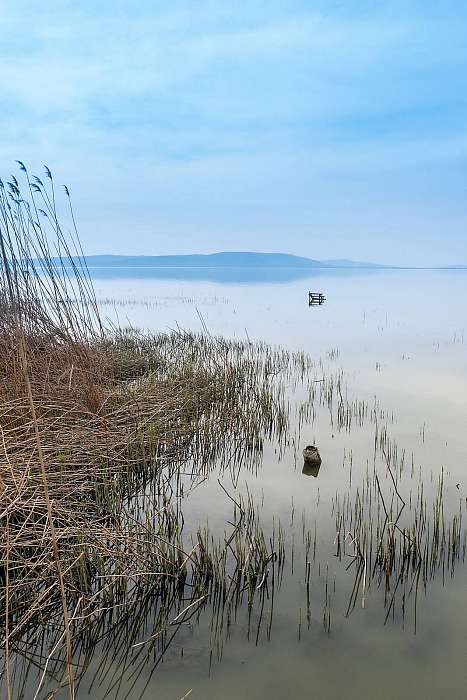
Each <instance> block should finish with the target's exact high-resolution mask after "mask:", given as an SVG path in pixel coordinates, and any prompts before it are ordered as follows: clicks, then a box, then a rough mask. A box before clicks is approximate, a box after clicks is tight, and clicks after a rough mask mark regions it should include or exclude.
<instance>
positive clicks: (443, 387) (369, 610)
mask: <svg viewBox="0 0 467 700" xmlns="http://www.w3.org/2000/svg"><path fill="white" fill-rule="evenodd" d="M92 274H93V277H94V281H95V286H96V290H97V296H98V299H99V301H100V304H101V310H102V312H103V314H104V315H105V316H107V317H108V319H109V320H111V321H113V322H116V323H119V324H120V325H122V326H124V325H131V326H133V327H138V328H142V329H149V330H151V331H153V330H158V331H159V330H162V331H164V330H168V329H173V328H177V326H179V327H181V328H185V329H194V330H197V331H201V330H202V329H203V326H204V327H205V328H207V329H208V331H209V332H210V333H211V334H213V335H216V334H222V335H225V336H228V337H231V338H239V339H251V340H252V341H253V340H264V341H267V342H268V343H272V344H280V345H283V346H286V347H287V348H290V349H293V350H297V349H298V350H304V351H305V352H306V353H308V354H310V355H311V356H312V357H313V358H314V359H315V360H316V363H317V365H316V367H317V369H316V372H317V375H316V376H319V372H320V371H323V372H326V373H332V372H334V373H338V372H339V370H342V371H343V373H344V376H345V383H346V388H347V391H348V394H349V396H350V397H355V398H356V399H358V400H362V401H363V400H364V401H367V402H368V404H369V405H370V404H372V402H374V401H375V399H376V400H377V401H378V402H379V405H380V406H381V407H382V408H383V409H384V410H385V411H386V415H387V416H388V420H387V430H388V432H389V434H390V439H391V440H393V441H394V442H395V443H396V444H397V449H398V454H399V456H400V457H401V459H403V461H404V466H403V468H402V469H401V474H400V482H399V488H400V492H401V493H402V494H403V496H404V498H405V499H406V501H407V504H409V501H410V500H411V499H413V500H415V498H416V494H417V492H418V489H419V485H420V483H421V482H423V485H424V492H423V493H424V498H426V501H427V512H428V514H429V515H430V513H431V510H432V507H433V505H432V504H433V500H434V499H435V496H436V493H437V489H438V484H439V481H438V480H439V477H440V475H441V474H442V475H443V504H444V518H445V520H446V522H447V521H450V519H451V518H452V516H453V515H455V514H457V515H459V516H461V517H462V518H463V521H464V522H463V525H462V528H464V527H465V521H466V515H467V514H466V513H465V504H466V497H467V433H466V426H467V421H466V419H467V402H466V396H467V353H466V344H465V340H466V339H465V337H464V331H465V330H467V311H466V309H467V306H466V299H467V294H466V292H467V272H462V271H382V272H379V271H378V272H375V271H361V272H355V273H350V272H342V273H339V272H337V271H333V272H328V273H324V274H314V275H313V276H310V277H306V275H303V277H302V278H300V275H298V278H297V274H296V273H291V274H290V275H287V274H286V272H284V271H282V272H281V273H280V274H278V275H277V278H278V279H271V275H270V273H268V274H263V275H262V276H260V275H259V274H258V275H255V272H254V271H252V270H249V271H237V272H235V271H225V273H224V274H225V277H222V276H221V275H222V273H219V272H217V271H216V272H215V273H212V274H210V273H209V271H205V273H203V272H201V273H200V272H198V273H197V276H196V275H194V276H193V275H192V274H190V275H186V274H185V273H184V272H183V271H172V272H171V273H167V271H164V273H163V274H164V276H163V277H160V276H158V272H157V271H148V270H144V271H134V270H133V271H129V270H127V271H112V270H94V271H92ZM185 276H188V277H191V279H183V278H184V277H185ZM272 276H274V275H272ZM268 277H269V279H268ZM290 277H293V278H292V279H290ZM308 290H313V291H321V292H323V293H324V294H325V296H326V303H325V304H323V305H322V306H317V307H312V308H309V307H308V304H307V294H308ZM320 358H321V362H322V365H321V367H320V365H319V364H318V363H319V361H320ZM296 393H298V394H299V389H298V390H297V392H296ZM374 435H375V425H374V423H373V422H372V421H371V420H367V421H364V423H363V424H362V425H356V424H355V425H353V426H352V428H351V429H350V430H337V429H336V426H335V424H333V423H332V421H331V420H330V416H329V412H328V411H326V410H325V408H323V407H321V408H319V409H318V410H317V412H316V415H315V418H314V420H313V421H309V422H307V423H306V424H305V425H304V426H303V427H302V429H301V432H300V434H299V435H298V436H297V440H298V442H297V445H296V448H294V447H293V446H290V447H289V448H287V449H286V450H285V451H283V453H282V454H280V453H279V452H278V450H277V449H276V448H275V446H274V445H273V444H268V443H266V444H265V448H264V455H263V459H262V463H261V466H260V468H259V469H258V470H257V471H256V472H253V473H252V472H251V471H248V470H244V472H242V473H241V475H240V478H239V480H238V485H237V491H236V492H237V493H238V492H242V491H243V493H245V492H246V489H248V491H249V493H250V494H251V495H252V497H253V499H254V500H255V503H257V504H258V508H259V515H260V518H261V522H262V525H263V526H264V527H265V529H266V530H267V529H268V528H269V529H270V528H271V523H272V520H273V518H274V519H276V522H277V519H280V521H281V522H282V525H283V527H284V531H285V536H286V540H287V561H286V565H285V568H284V575H283V579H282V584H281V586H280V587H279V588H278V590H277V592H276V594H275V599H274V611H273V615H272V616H271V620H272V623H271V629H270V633H268V631H267V625H264V620H262V619H261V613H260V611H259V610H258V609H256V608H254V609H253V611H252V615H251V618H250V622H249V625H248V611H247V609H246V608H247V606H243V607H240V609H239V611H238V615H237V618H236V620H232V622H231V625H230V629H229V630H228V631H225V634H221V635H219V637H217V638H216V641H213V635H212V629H211V614H212V611H211V610H210V609H209V607H206V608H205V609H204V610H203V611H202V612H201V614H200V616H199V619H194V620H192V622H191V624H189V625H186V626H184V627H182V628H181V629H180V631H179V633H178V634H177V636H176V637H175V638H174V640H173V642H172V643H171V645H170V647H169V648H168V650H167V652H166V654H165V656H164V659H163V663H161V664H160V665H159V666H158V668H157V670H156V672H155V673H154V674H153V675H151V674H152V671H153V668H152V667H151V663H147V664H146V665H145V666H144V667H143V668H142V669H141V671H140V672H139V673H138V674H137V675H136V676H134V677H130V676H131V669H130V670H129V671H128V672H125V673H123V674H122V677H121V679H120V682H121V684H120V687H119V690H118V693H117V690H116V689H115V688H114V689H113V690H112V692H110V693H109V696H108V697H124V696H125V694H126V693H128V692H129V695H128V697H130V698H136V697H138V696H139V693H140V692H141V691H142V690H143V688H144V687H145V686H146V684H148V685H147V691H146V692H147V697H151V698H160V699H161V700H169V699H170V700H180V698H182V697H184V696H185V695H186V693H189V691H191V693H190V694H189V697H190V698H193V700H194V699H195V698H196V699H199V700H201V699H202V700H217V699H219V698H223V699H225V700H230V699H232V700H233V699H234V698H235V699H236V700H238V698H244V699H245V700H246V699H248V700H259V699H260V698H261V699H262V698H268V699H269V700H281V699H282V698H320V699H326V698H329V699H334V698H340V697H346V698H359V699H361V698H373V697H378V698H381V700H383V699H384V700H386V699H389V698H394V699H395V698H411V699H414V698H415V699H418V698H420V699H422V698H423V699H425V698H433V699H435V698H436V699H444V698H446V699H447V698H449V699H457V698H459V699H460V698H465V697H466V693H467V690H466V689H467V572H466V566H465V564H464V562H463V560H462V559H463V555H462V556H460V558H459V561H458V562H457V563H456V566H455V567H454V570H453V571H449V567H444V568H443V567H441V568H440V569H439V571H438V572H437V573H436V574H435V575H434V576H433V577H431V578H430V577H429V578H430V580H429V581H428V583H427V584H426V586H425V585H420V587H419V590H418V593H415V592H414V590H413V589H412V590H410V586H407V588H406V592H405V595H402V594H401V595H398V596H397V602H395V603H394V605H393V607H392V609H390V611H389V615H387V612H388V599H387V596H386V599H385V591H384V582H383V583H382V584H381V585H378V583H377V581H376V580H373V581H372V582H371V583H370V584H367V590H366V592H365V594H364V596H362V593H361V592H359V593H358V596H357V600H356V604H355V606H354V608H353V610H352V612H351V613H350V614H349V615H346V612H347V608H348V603H349V599H350V597H351V594H352V588H353V584H354V579H355V568H354V567H350V569H348V568H347V567H348V565H349V562H350V561H351V557H350V556H348V557H347V558H345V557H344V558H339V557H336V556H335V555H336V529H337V526H336V500H337V499H340V501H341V502H343V499H344V498H345V496H346V494H347V495H348V497H349V498H351V500H352V502H353V501H354V499H355V498H356V497H358V491H359V489H360V490H361V489H362V484H364V481H365V473H366V472H367V471H368V470H370V471H371V468H372V465H373V464H374ZM310 442H316V444H317V445H318V446H319V448H320V451H321V455H322V458H323V465H322V467H321V469H320V471H319V473H318V476H317V477H316V478H314V477H313V476H307V475H304V474H303V473H302V462H301V461H300V454H301V449H302V448H303V446H304V445H306V444H308V443H310ZM297 453H298V458H297ZM402 456H403V457H402ZM217 477H218V474H216V473H214V474H213V475H212V476H211V478H210V479H208V480H207V481H206V482H204V483H203V484H201V485H200V486H199V487H198V488H197V489H196V490H195V491H194V492H193V493H192V495H191V496H190V497H189V499H190V500H189V503H188V504H187V505H186V513H187V522H186V524H185V526H186V528H187V529H188V530H189V529H190V528H196V527H198V526H199V525H200V524H201V525H202V524H203V522H205V521H206V519H207V518H208V519H209V525H210V527H211V528H212V529H213V530H214V531H217V532H219V533H220V534H222V532H223V530H224V528H225V524H226V521H227V520H228V519H229V517H230V516H231V512H232V507H231V506H232V504H231V503H230V502H229V501H228V499H227V498H226V497H223V495H222V494H220V491H219V485H218V483H217ZM223 483H224V484H225V486H226V488H228V489H229V490H230V492H232V493H234V491H235V487H234V484H232V483H229V478H228V475H224V476H223ZM393 497H394V495H393ZM407 517H409V514H407ZM430 517H431V516H430ZM305 530H306V531H310V532H313V533H314V532H316V545H315V548H316V551H315V555H314V557H313V562H312V570H311V577H310V586H309V589H310V591H311V592H310V593H309V601H308V603H307V594H306V584H305V578H306V569H305V567H304V562H305V559H306V555H304V553H303V552H304V543H303V538H304V534H303V533H304V532H305ZM342 534H343V536H344V537H345V536H347V533H342ZM463 543H464V544H463V547H464V548H465V540H463ZM347 546H348V547H349V548H350V549H351V546H350V544H349V543H348V545H347ZM292 550H293V551H294V554H293V557H294V562H293V563H292V553H291V552H292ZM292 566H293V572H292ZM368 577H369V574H368ZM362 598H364V599H362ZM307 609H308V618H307ZM269 612H270V611H269V609H268V610H267V611H266V612H264V617H267V618H268V623H269V617H268V616H269ZM249 626H250V634H249V635H248V627H249ZM148 629H149V630H150V629H151V626H150V624H148ZM258 630H259V631H258ZM99 653H100V652H99V650H96V654H95V660H94V661H93V665H92V669H91V670H92V671H98V670H99V667H100V665H101V659H100V657H99ZM110 658H111V657H110ZM120 670H121V669H120ZM113 672H116V673H117V676H118V674H119V668H118V663H117V662H112V660H110V662H108V667H107V671H106V674H105V677H108V673H113ZM88 676H89V680H87V678H85V679H84V681H83V683H82V685H81V688H80V693H81V694H82V696H83V697H84V696H85V695H86V692H88V691H89V692H90V695H91V697H93V698H104V696H105V693H106V691H107V690H108V683H106V681H105V678H101V679H98V680H97V681H95V682H94V685H93V686H92V688H91V689H90V682H91V676H92V673H91V671H90V673H89V674H88Z"/></svg>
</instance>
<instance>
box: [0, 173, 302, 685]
mask: <svg viewBox="0 0 467 700" xmlns="http://www.w3.org/2000/svg"><path fill="white" fill-rule="evenodd" d="M19 165H20V169H21V171H22V173H23V177H24V185H23V190H22V189H21V187H20V184H19V182H18V180H17V179H16V178H15V177H14V176H12V177H11V179H10V181H8V182H6V183H3V182H2V181H0V307H1V310H2V314H1V317H0V351H1V352H0V402H1V403H0V431H1V435H0V438H1V440H0V445H1V450H2V457H1V462H0V477H1V483H0V489H1V490H0V518H1V521H2V530H1V541H0V547H1V550H2V564H1V567H0V578H1V581H2V584H3V585H2V587H1V589H0V611H1V613H2V614H1V619H2V625H3V626H2V632H3V641H4V645H5V651H6V654H5V665H4V676H5V687H6V691H7V694H8V696H9V697H11V694H12V690H11V688H12V685H11V678H12V673H13V670H14V669H13V667H12V664H13V666H14V663H13V659H14V658H15V655H14V652H17V653H22V652H25V650H27V649H28V648H29V642H28V637H29V635H30V634H31V633H32V632H33V631H34V630H37V629H38V628H42V629H44V630H46V631H47V634H48V639H49V641H50V644H51V646H49V649H50V656H46V659H45V665H44V669H43V671H44V674H46V673H48V670H47V669H49V670H50V666H51V663H52V662H51V658H52V657H54V658H55V657H57V656H60V654H59V649H61V648H64V649H65V650H66V664H65V668H66V680H64V679H63V678H60V681H59V682H60V683H66V684H67V685H68V688H69V694H70V697H74V692H75V691H74V688H75V685H76V669H75V666H76V659H75V655H74V651H73V649H74V646H75V644H76V641H77V640H78V639H79V638H80V636H81V635H83V634H86V631H88V630H89V625H90V623H91V622H92V625H93V626H96V625H98V624H99V622H98V621H99V620H100V619H104V618H106V617H107V616H108V615H109V614H112V613H109V611H114V610H115V611H118V610H120V608H121V607H122V606H123V607H125V609H128V610H131V609H132V606H137V605H138V604H139V601H141V600H142V599H143V598H144V595H143V594H149V593H150V594H151V595H155V596H156V597H157V598H158V600H159V601H160V605H161V606H162V609H163V610H164V611H165V612H164V614H163V615H162V617H161V620H163V621H165V622H164V624H166V622H167V619H168V614H169V611H172V609H173V604H174V603H173V601H174V600H175V601H177V600H178V601H181V600H182V599H183V596H182V595H181V594H182V593H183V590H184V588H185V582H186V580H187V579H189V580H190V581H191V583H190V587H191V595H190V602H189V605H188V608H187V610H188V609H189V610H191V613H193V612H194V610H195V608H196V607H197V606H198V604H201V603H202V601H203V600H204V599H205V597H206V596H208V595H209V596H210V595H212V590H216V591H222V596H223V597H225V596H226V595H227V596H230V595H232V594H228V593H226V590H227V589H226V585H227V574H226V573H225V572H226V567H228V566H230V565H228V564H227V560H228V556H227V554H228V553H230V554H229V556H230V559H231V560H232V558H233V560H234V562H235V564H234V570H235V571H237V573H235V574H234V573H232V570H231V569H230V571H231V573H230V574H229V576H231V577H233V579H234V580H238V582H239V585H240V588H242V587H243V585H244V583H243V581H245V585H247V586H249V590H250V594H249V600H250V605H251V602H252V600H253V597H254V592H255V590H257V589H258V590H266V585H265V584H266V568H265V567H266V564H267V562H268V561H270V559H271V556H272V554H271V552H270V551H268V547H267V546H266V544H265V541H264V537H263V538H262V537H261V534H260V531H259V530H258V527H257V525H256V524H255V523H256V520H255V518H254V517H253V516H252V515H251V513H250V515H249V516H248V517H246V516H242V517H241V522H240V524H239V525H238V526H236V527H235V530H234V535H233V536H232V538H230V539H229V541H228V543H227V544H226V543H224V544H221V545H216V544H215V543H214V542H213V541H211V540H210V539H209V537H208V534H207V533H205V534H204V535H203V534H201V533H200V534H199V535H198V539H197V542H196V543H195V545H194V547H193V548H192V549H191V551H190V550H189V549H187V547H186V545H185V543H184V542H183V539H182V527H183V513H182V511H181V507H180V502H181V497H182V496H183V489H184V488H186V485H185V484H183V483H182V482H181V479H180V467H181V465H183V464H186V463H188V462H189V461H190V462H191V464H192V466H193V468H194V478H197V477H201V478H202V477H203V475H204V474H206V473H207V471H208V470H209V469H210V468H211V467H212V465H213V464H214V463H215V462H217V463H218V462H219V460H220V461H221V463H222V464H223V466H224V468H229V469H231V470H233V472H234V471H235V470H237V469H238V468H239V467H240V466H241V465H242V464H243V463H245V462H246V461H248V462H249V463H254V461H255V457H257V456H258V455H260V454H261V451H262V445H263V440H264V439H265V438H268V437H272V436H274V437H275V438H276V439H277V440H278V442H279V443H281V441H282V442H283V441H284V440H286V432H287V431H286V429H287V425H288V423H287V421H288V418H287V413H286V410H285V404H284V397H283V391H282V389H281V388H280V387H279V388H278V387H277V386H276V385H275V383H274V378H275V376H276V375H277V373H278V372H284V373H285V374H287V372H289V371H290V367H291V366H293V365H297V366H301V368H302V371H304V359H303V357H302V356H291V355H290V354H288V353H285V352H283V351H281V350H279V349H276V350H273V349H269V348H267V347H266V346H262V345H253V344H251V343H249V342H248V343H240V342H231V343H229V342H227V341H224V340H222V339H216V338H212V337H211V336H209V335H194V334H190V333H183V332H179V333H171V334H168V335H157V336H152V337H147V336H143V335H138V334H136V333H134V332H117V333H109V332H107V331H106V330H105V329H104V328H103V325H102V323H101V320H100V317H99V312H98V307H97V304H96V301H95V296H94V291H93V287H92V282H91V279H90V276H89V274H88V271H87V268H86V262H85V259H84V257H83V254H82V250H81V246H80V244H79V239H78V236H77V231H76V227H75V221H74V214H73V209H72V205H71V199H70V198H69V192H68V190H67V189H66V188H65V196H66V198H67V200H68V202H69V211H70V220H71V230H70V231H69V232H68V233H67V232H66V230H65V228H64V226H63V225H62V224H61V223H60V222H59V217H58V212H57V203H56V191H55V184H54V180H53V177H52V174H51V172H50V170H49V169H48V168H46V176H45V178H44V180H45V183H44V182H43V181H42V180H41V179H40V178H38V177H35V176H33V177H31V176H30V175H29V173H28V171H27V169H26V167H25V166H24V165H23V163H20V164H19ZM188 488H189V485H188ZM148 490H149V493H150V494H151V498H150V499H149V500H147V501H145V502H144V506H143V505H142V502H141V494H142V493H143V494H146V493H147V492H148ZM133 494H140V496H139V497H138V499H137V501H138V505H137V506H136V507H135V505H134V500H132V496H133ZM145 498H146V496H145ZM143 500H144V499H143ZM238 508H239V510H240V511H242V506H240V505H238ZM244 538H246V540H245V539H244ZM242 542H246V543H247V544H242ZM245 547H246V549H245ZM242 551H243V554H242ZM246 551H248V553H249V554H248V559H245V556H246V555H245V552H246ZM239 576H240V578H238V577H239ZM213 586H214V589H213ZM216 595H217V594H216ZM167 601H172V602H170V604H168V602H167ZM195 603H196V605H195ZM177 605H178V603H177ZM178 618H179V619H184V613H183V614H182V613H181V612H180V610H179V613H178ZM154 635H155V637H156V638H157V639H159V637H160V636H161V635H162V637H163V636H164V634H163V625H162V623H161V622H160V623H158V630H157V632H154ZM154 635H153V636H154ZM33 636H35V635H33ZM162 646H163V645H162ZM33 647H34V643H33ZM25 653H27V652H25ZM44 678H45V676H43V677H41V680H40V685H42V684H43V683H44Z"/></svg>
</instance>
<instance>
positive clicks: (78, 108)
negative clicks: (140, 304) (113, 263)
mask: <svg viewBox="0 0 467 700" xmlns="http://www.w3.org/2000/svg"><path fill="white" fill-rule="evenodd" d="M0 58H1V61H0V176H1V177H3V178H4V179H5V178H8V175H9V174H10V173H12V172H13V173H15V174H16V175H18V172H17V166H16V164H15V160H16V159H20V160H22V161H24V162H25V163H26V164H27V165H28V167H29V168H30V169H31V170H32V171H33V172H38V173H39V174H41V173H42V172H43V164H44V163H46V164H47V165H48V166H49V167H50V168H51V169H52V171H53V173H54V176H55V180H56V182H57V183H66V184H67V185H68V186H69V188H70V191H71V195H72V198H73V202H74V206H75V211H76V216H77V220H78V226H79V230H80V235H81V239H82V243H83V247H84V249H85V251H86V252H87V253H89V254H95V253H115V254H149V255H158V254H171V253H193V252H201V253H209V252H216V251H221V250H254V251H277V252H288V253H294V254H297V255H304V256H308V257H312V258H317V259H330V258H351V259H354V260H370V261H375V262H382V263H392V264H414V265H436V264H451V263H464V264H467V2H465V0H457V1H456V2H454V1H451V0H443V2H434V1H432V0H420V1H418V0H413V1H410V0H404V1H399V0H387V1H386V2H383V1H382V0H372V1H371V2H370V1H368V2H367V1H366V0H358V1H357V0H346V1H345V2H343V1H342V2H333V1H332V0H325V1H321V2H319V1H317V2H312V1H309V2H300V1H297V0H284V1H279V0H267V1H266V0H264V1H260V0H247V1H244V2H243V1H240V0H237V1H236V2H234V1H233V0H222V2H221V1H220V0H216V1H213V2H209V1H204V0H199V1H198V2H196V3H195V2H193V0H187V1H183V0H171V2H170V3H169V2H159V1H155V0H151V1H150V0H140V1H138V2H136V1H135V0H131V1H125V2H123V1H121V0H112V2H108V1H106V2H103V1H102V0H80V2H75V1H74V2H65V1H57V0H47V2H46V3H44V2H39V1H36V0H17V1H16V2H14V3H13V2H9V3H7V2H6V0H0Z"/></svg>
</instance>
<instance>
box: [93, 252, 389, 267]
mask: <svg viewBox="0 0 467 700" xmlns="http://www.w3.org/2000/svg"><path fill="white" fill-rule="evenodd" d="M86 262H87V264H88V266H89V267H91V268H93V267H112V268H115V267H122V268H123V267H139V268H150V267H153V268H165V267H166V268H174V267H176V268H226V267H227V268H229V267H230V268H298V269H310V268H383V267H385V266H384V265H377V264H375V263H367V262H363V263H360V262H355V261H354V260H324V261H321V260H314V259H312V258H305V257H300V256H298V255H289V254H287V253H249V252H225V253H211V254H207V255H201V254H194V255H88V256H86Z"/></svg>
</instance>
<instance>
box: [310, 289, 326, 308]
mask: <svg viewBox="0 0 467 700" xmlns="http://www.w3.org/2000/svg"><path fill="white" fill-rule="evenodd" d="M325 301H326V297H325V296H324V294H323V293H322V292H308V306H321V304H324V302H325Z"/></svg>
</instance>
